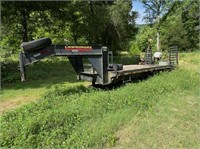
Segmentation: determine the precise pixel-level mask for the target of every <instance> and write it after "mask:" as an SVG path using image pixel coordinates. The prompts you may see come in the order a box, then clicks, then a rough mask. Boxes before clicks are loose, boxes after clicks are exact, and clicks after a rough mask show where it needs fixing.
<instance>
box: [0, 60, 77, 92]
mask: <svg viewBox="0 0 200 149" xmlns="http://www.w3.org/2000/svg"><path fill="white" fill-rule="evenodd" d="M8 66H9V67H8V68H7V69H6V71H4V72H3V74H2V89H4V88H6V89H26V88H38V87H46V88H49V87H50V86H52V85H54V84H58V83H59V84H62V83H66V82H69V83H75V82H78V80H77V79H76V73H75V72H74V70H73V68H72V66H71V64H70V62H69V61H67V60H64V59H61V60H57V59H55V61H54V59H53V60H52V59H50V60H46V61H40V62H37V63H34V64H32V65H29V66H27V67H26V79H27V81H26V82H21V81H20V72H19V70H18V67H17V66H18V62H15V63H13V65H8Z"/></svg>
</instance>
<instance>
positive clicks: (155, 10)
mask: <svg viewBox="0 0 200 149" xmlns="http://www.w3.org/2000/svg"><path fill="white" fill-rule="evenodd" d="M141 2H142V3H143V4H144V6H145V8H146V10H145V12H146V13H147V15H146V17H145V19H146V20H147V22H149V23H151V24H153V23H155V25H156V29H157V33H156V34H157V43H156V45H157V51H160V50H161V44H160V19H161V17H162V16H163V15H164V14H165V13H166V12H167V10H168V8H169V6H170V5H171V3H172V1H171V0H141Z"/></svg>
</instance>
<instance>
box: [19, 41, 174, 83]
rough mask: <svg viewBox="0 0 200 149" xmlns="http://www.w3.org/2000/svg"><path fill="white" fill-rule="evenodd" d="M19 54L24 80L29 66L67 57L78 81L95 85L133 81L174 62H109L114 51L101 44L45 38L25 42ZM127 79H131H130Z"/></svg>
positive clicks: (22, 78)
mask: <svg viewBox="0 0 200 149" xmlns="http://www.w3.org/2000/svg"><path fill="white" fill-rule="evenodd" d="M22 49H23V51H21V52H20V53H19V68H20V73H21V81H25V80H26V70H25V68H26V66H27V65H30V64H32V63H34V62H37V61H39V60H41V59H43V58H46V57H48V56H66V57H68V59H69V61H70V63H71V64H72V66H73V68H74V70H75V72H76V74H77V79H79V80H88V81H91V82H92V84H93V85H95V84H101V85H108V84H112V83H115V82H118V81H126V80H131V78H132V77H134V76H137V75H138V74H147V75H148V73H151V72H154V71H160V70H166V69H172V68H173V66H172V65H171V64H168V65H164V66H158V65H128V66H123V65H122V64H113V63H110V61H112V60H110V59H112V52H109V51H108V49H107V47H105V46H101V45H81V46H77V45H53V44H51V40H50V38H42V39H39V40H34V41H31V42H28V43H23V44H22ZM83 58H87V59H88V61H89V63H90V64H91V68H92V69H90V71H88V70H87V69H85V66H84V63H83ZM127 78H128V79H127Z"/></svg>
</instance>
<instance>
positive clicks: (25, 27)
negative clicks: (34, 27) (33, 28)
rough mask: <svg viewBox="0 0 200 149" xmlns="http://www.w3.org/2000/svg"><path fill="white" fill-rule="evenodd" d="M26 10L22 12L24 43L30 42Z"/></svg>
mask: <svg viewBox="0 0 200 149" xmlns="http://www.w3.org/2000/svg"><path fill="white" fill-rule="evenodd" d="M26 13H27V12H26V10H25V9H24V10H23V11H22V12H21V15H22V41H23V42H27V41H28V30H27V17H26V15H27V14H26Z"/></svg>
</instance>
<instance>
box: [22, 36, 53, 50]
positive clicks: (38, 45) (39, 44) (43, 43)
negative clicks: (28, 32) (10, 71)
mask: <svg viewBox="0 0 200 149" xmlns="http://www.w3.org/2000/svg"><path fill="white" fill-rule="evenodd" d="M51 43H52V42H51V39H50V38H41V39H38V40H33V41H30V42H24V43H22V48H23V50H24V51H25V52H31V51H36V50H40V49H42V48H46V47H48V46H50V45H51Z"/></svg>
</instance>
